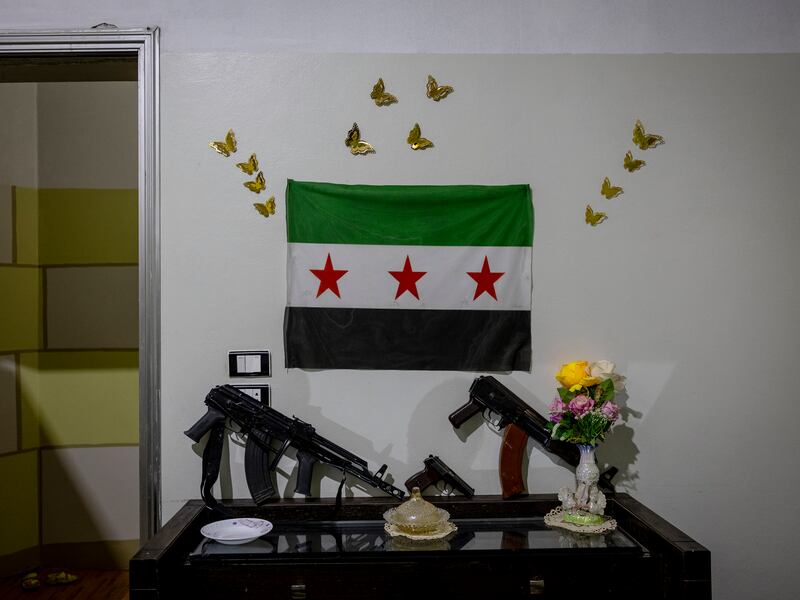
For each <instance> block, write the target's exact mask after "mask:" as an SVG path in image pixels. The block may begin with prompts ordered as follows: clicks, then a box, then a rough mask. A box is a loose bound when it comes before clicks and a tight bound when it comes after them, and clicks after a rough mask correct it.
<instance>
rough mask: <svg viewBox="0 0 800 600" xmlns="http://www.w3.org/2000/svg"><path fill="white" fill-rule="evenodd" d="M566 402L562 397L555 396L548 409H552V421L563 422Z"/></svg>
mask: <svg viewBox="0 0 800 600" xmlns="http://www.w3.org/2000/svg"><path fill="white" fill-rule="evenodd" d="M565 408H566V407H565V406H564V403H563V402H562V401H561V398H559V397H558V396H556V397H555V398H553V401H552V402H551V403H550V406H549V408H548V410H549V411H550V422H551V423H560V422H561V415H563V414H564V409H565Z"/></svg>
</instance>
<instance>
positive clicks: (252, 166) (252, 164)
mask: <svg viewBox="0 0 800 600" xmlns="http://www.w3.org/2000/svg"><path fill="white" fill-rule="evenodd" d="M236 166H237V167H239V169H240V170H242V171H244V172H245V173H247V174H248V175H252V174H253V173H255V172H256V171H258V158H256V155H255V153H253V154H251V155H250V158H249V159H248V160H247V162H240V163H236Z"/></svg>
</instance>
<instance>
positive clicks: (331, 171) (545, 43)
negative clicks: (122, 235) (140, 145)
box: [0, 0, 800, 599]
mask: <svg viewBox="0 0 800 600" xmlns="http://www.w3.org/2000/svg"><path fill="white" fill-rule="evenodd" d="M333 6H334V5H333V4H331V3H322V2H311V3H304V4H303V5H302V6H298V5H297V4H292V3H280V2H258V3H227V4H221V3H217V2H214V3H212V2H208V1H196V2H191V3H190V2H187V1H180V2H171V3H161V2H156V1H149V2H141V3H136V4H130V3H122V2H102V3H101V2H98V1H92V2H85V1H84V2H61V3H55V2H52V1H48V0H35V1H31V2H27V3H25V4H23V5H20V4H18V3H16V2H12V1H11V0H0V23H3V27H9V28H10V27H15V28H16V27H18V28H22V27H83V26H88V25H93V24H95V23H97V22H99V21H108V22H112V23H117V24H118V25H120V26H142V25H159V26H161V27H162V43H163V50H164V55H163V67H164V68H163V71H162V85H163V89H162V119H163V121H162V150H163V157H164V158H163V163H162V168H163V171H162V184H163V185H162V226H163V229H162V252H163V253H162V270H163V281H162V286H163V290H162V291H163V306H162V332H163V337H162V351H163V395H162V405H163V415H162V422H163V423H162V424H163V427H164V429H163V432H164V436H163V450H164V456H163V468H164V514H165V517H169V516H170V515H171V514H172V513H174V511H175V510H177V508H178V507H179V506H180V504H181V503H182V502H183V501H184V500H185V499H186V498H194V497H197V495H198V482H199V470H200V461H199V458H197V457H196V456H195V455H194V454H193V453H192V452H191V450H190V448H189V446H188V441H187V440H185V439H184V438H183V436H182V435H181V433H180V431H182V430H183V429H184V428H185V427H186V426H188V424H190V423H191V421H192V420H193V419H194V418H195V417H196V416H197V415H198V413H199V411H200V401H201V398H202V396H203V394H204V393H205V392H206V391H207V390H208V388H209V387H210V386H211V385H212V384H214V383H218V382H221V381H224V352H225V351H226V350H228V349H233V348H254V347H265V346H266V347H268V348H270V349H271V350H273V352H274V353H275V367H276V368H275V371H276V373H275V377H274V378H273V380H272V383H273V385H274V388H275V405H276V406H277V407H278V408H281V409H283V410H286V411H287V412H293V413H295V414H297V415H298V416H301V417H303V418H306V419H308V420H311V421H312V422H315V423H317V424H318V425H319V429H320V432H322V433H323V434H324V435H326V436H328V437H330V438H331V439H333V440H334V441H337V442H339V443H341V444H343V445H345V446H347V447H349V448H350V449H351V450H353V451H355V452H357V453H359V454H361V455H362V456H364V457H365V458H367V459H369V460H370V463H371V465H372V466H375V465H376V464H380V462H384V461H385V462H387V463H389V466H390V470H391V471H393V472H394V474H395V476H396V477H397V479H404V478H405V477H407V476H408V475H409V474H410V473H411V472H413V471H415V470H417V469H418V468H419V465H420V460H421V458H422V457H423V456H424V455H425V454H426V453H427V452H430V451H437V452H439V453H440V455H441V456H442V457H443V458H445V459H446V460H447V461H448V462H451V463H452V464H453V465H454V466H455V467H456V468H457V469H458V470H459V471H461V472H462V475H464V477H465V478H467V479H468V480H469V481H471V482H472V483H473V484H474V485H475V486H476V487H477V488H478V490H479V492H483V493H491V492H494V491H496V489H497V486H496V480H495V477H496V475H495V471H494V469H495V464H496V452H497V447H498V446H499V439H498V438H497V437H496V436H494V435H493V434H491V433H490V432H488V431H487V430H486V428H485V427H481V428H479V429H477V430H476V431H474V432H473V433H472V434H471V435H470V436H469V438H467V439H466V441H465V442H464V443H462V442H461V440H460V439H459V438H458V436H456V435H455V434H454V433H453V431H452V429H451V428H450V427H449V424H448V423H447V422H446V421H445V420H444V419H445V418H446V415H447V414H448V413H449V412H450V411H451V410H452V409H453V408H455V407H456V406H457V405H458V404H460V403H461V402H462V401H463V400H464V397H465V391H466V388H467V387H468V385H469V382H470V381H471V378H472V375H471V374H454V373H418V372H415V373H378V372H367V373H355V372H344V371H343V372H320V373H306V372H302V371H292V372H286V371H284V370H283V369H282V368H281V367H280V365H281V360H282V350H281V346H282V339H281V334H280V325H281V317H282V307H283V304H284V290H285V287H284V286H285V281H284V278H285V269H284V265H283V260H284V258H285V254H284V241H285V233H284V230H283V223H282V220H281V217H282V212H281V211H282V208H283V203H282V200H283V194H282V187H283V184H284V182H285V178H286V177H289V176H291V177H296V178H305V179H318V180H329V181H340V182H364V183H388V182H396V183H402V182H411V181H413V182H416V183H470V182H481V183H506V182H511V181H513V182H530V183H531V184H532V186H533V190H534V203H535V207H536V234H535V235H536V237H535V242H534V267H533V269H534V272H533V278H534V297H533V301H534V310H533V336H534V369H533V373H532V374H530V375H527V374H519V373H516V374H513V375H512V376H504V377H503V378H502V379H503V381H504V382H505V383H507V385H509V386H510V387H511V388H512V389H514V390H515V391H516V392H517V393H518V394H519V395H520V396H522V397H523V398H525V399H527V400H528V401H530V402H531V404H533V405H534V406H537V407H538V408H540V409H543V408H544V406H545V404H546V403H547V401H548V400H549V399H550V397H551V395H552V393H553V389H554V383H555V382H554V381H553V379H552V373H553V372H554V371H555V369H556V368H557V367H558V365H559V364H560V363H561V362H563V361H566V360H570V359H573V358H576V357H585V358H588V359H592V358H599V357H606V358H610V359H613V360H616V361H617V362H618V363H619V365H620V367H621V369H622V370H623V371H624V372H625V373H626V375H628V377H629V382H630V386H629V388H630V399H629V400H628V406H629V407H630V409H631V414H630V416H629V420H628V423H627V427H626V428H622V429H620V430H618V431H617V432H616V433H615V434H613V435H612V437H611V438H610V439H609V442H608V443H607V444H606V446H605V447H604V448H603V449H601V451H600V457H601V460H605V461H608V462H613V463H616V464H626V463H627V462H628V461H629V460H630V459H631V458H633V459H634V461H633V462H632V464H631V465H630V469H629V471H630V474H633V473H635V474H636V475H637V476H638V477H637V478H634V479H631V480H629V481H628V483H627V484H626V487H627V488H628V489H630V490H631V491H632V493H633V494H634V495H635V496H636V497H637V498H639V499H641V500H642V501H644V502H645V503H646V504H648V505H649V506H651V507H652V508H653V509H654V510H656V511H658V512H659V513H661V514H663V515H664V516H665V517H666V518H668V519H669V520H671V521H672V522H674V523H675V524H676V525H677V526H679V527H681V528H682V529H684V530H685V531H686V532H687V533H689V534H690V535H692V536H694V537H695V538H696V539H698V540H699V541H700V542H702V543H704V544H706V545H707V546H708V547H709V548H710V549H711V551H712V564H713V569H714V589H715V596H716V597H718V598H726V599H727V598H732V599H740V598H741V599H745V598H789V597H792V596H791V595H790V594H791V593H790V592H789V591H787V590H790V589H791V588H792V587H794V586H796V584H797V576H796V575H795V574H794V569H793V556H795V555H797V553H798V551H800V545H799V543H798V541H797V539H796V532H797V528H796V526H795V525H794V523H793V521H792V520H791V519H789V521H787V522H783V521H781V519H780V516H781V515H784V514H791V511H792V510H793V509H794V504H793V498H795V497H796V496H797V494H798V491H800V490H798V487H799V486H800V484H798V481H797V478H796V477H795V476H793V475H792V474H793V473H794V472H795V471H796V470H797V460H796V458H794V456H795V453H794V452H793V449H792V446H791V442H790V440H792V439H793V429H794V428H793V425H794V423H795V422H796V421H797V417H798V416H800V415H798V408H797V407H798V404H797V402H796V401H795V400H794V398H793V395H792V391H791V390H793V389H794V372H795V370H796V367H795V363H796V359H797V357H798V354H800V352H798V350H800V348H799V347H798V345H799V344H798V341H797V340H798V339H800V338H799V337H798V333H800V332H798V320H797V311H796V309H794V304H795V303H794V301H793V299H794V297H795V296H796V295H797V293H798V291H800V281H798V271H797V268H796V266H795V264H794V262H795V257H796V256H797V255H798V251H799V250H800V247H798V246H800V242H798V238H797V236H796V231H797V225H798V221H799V220H800V214H799V213H798V210H799V209H798V202H797V193H796V191H795V190H796V186H795V181H794V179H795V177H794V170H795V168H796V165H797V163H798V150H797V148H796V146H794V145H793V144H794V142H793V140H794V139H795V138H796V135H797V129H798V119H797V109H796V108H795V106H796V105H797V96H798V89H800V88H799V87H798V79H797V78H798V75H797V74H798V72H799V71H800V70H799V69H798V59H797V57H795V56H788V57H786V56H783V57H781V56H771V57H759V56H731V57H727V58H721V57H713V56H711V57H707V56H692V57H672V56H647V57H633V56H616V57H586V56H584V57H552V58H544V57H535V56H517V57H513V56H498V57H485V56H463V54H468V53H512V54H513V53H535V54H539V53H573V52H574V53H590V54H595V53H625V54H638V53H663V52H673V53H691V52H707V53H730V52H756V53H758V52H800V35H798V34H799V33H800V9H799V8H798V5H797V3H795V2H792V1H788V0H787V1H771V2H759V3H754V2H747V1H740V2H726V3H720V2H716V1H712V0H707V1H702V2H690V1H675V0H672V1H669V2H663V1H662V2H657V1H650V2H629V1H628V2H625V1H611V2H604V3H592V4H589V5H587V3H582V2H576V1H568V2H525V1H523V0H517V1H514V2H505V3H502V4H498V3H484V2H469V3H465V2H440V3H435V4H433V3H427V2H421V1H415V2H407V3H404V4H397V3H389V2H372V3H360V2H349V3H337V4H336V5H335V6H336V8H333ZM275 51H277V52H282V53H287V52H290V53H291V52H295V51H301V52H316V53H329V52H340V51H349V52H359V53H361V52H363V53H370V52H396V53H411V54H412V56H406V57H397V56H389V57H387V56H375V55H369V56H360V57H359V56H325V55H320V54H316V55H306V56H300V55H296V54H288V55H287V54H284V55H283V56H270V55H266V54H264V53H266V52H275ZM190 52H208V53H209V54H205V55H192V54H189V53H190ZM230 52H249V53H250V54H246V55H235V54H230ZM423 52H427V53H430V52H451V53H456V54H460V55H462V56H422V55H417V56H414V55H413V53H423ZM428 72H435V73H436V74H437V75H438V74H440V73H441V75H439V77H440V79H442V80H445V79H447V80H449V82H451V83H453V84H454V85H455V86H456V90H457V92H456V93H455V94H454V95H453V96H452V97H451V98H449V99H448V100H447V101H446V102H443V103H442V104H441V105H433V103H429V104H424V103H423V104H422V106H420V105H419V104H415V103H414V102H416V100H412V99H413V93H410V92H407V91H405V90H408V89H410V86H412V85H416V83H415V82H417V81H418V78H419V77H423V78H424V75H425V74H427V73H428ZM445 73H446V75H444V74H445ZM377 76H383V77H384V78H385V79H386V80H387V84H388V82H389V81H391V82H392V86H391V88H390V89H392V91H397V93H400V90H401V89H402V90H404V93H403V97H401V103H400V104H399V105H397V106H395V107H392V108H391V109H388V110H387V111H386V112H384V111H378V109H376V108H375V107H374V106H369V103H368V98H365V96H364V92H363V89H364V88H363V85H364V80H366V81H368V86H369V85H371V83H372V82H373V81H374V79H375V78H376V77H377ZM367 91H368V88H367ZM406 97H408V98H409V99H408V100H406ZM417 98H419V96H418V97H417ZM437 108H440V109H441V110H435V109H437ZM376 111H377V112H376ZM636 117H641V118H642V119H643V120H644V121H645V123H646V124H647V125H648V126H649V127H651V128H652V129H654V130H656V131H660V132H661V133H663V134H664V135H665V136H666V138H667V144H666V145H665V146H663V147H661V148H659V149H657V150H655V151H653V152H652V154H650V153H648V155H647V156H645V158H646V159H648V165H647V167H645V169H644V170H643V171H642V172H640V173H637V174H635V175H627V174H621V173H622V171H621V168H620V167H619V160H620V158H621V156H622V154H624V152H625V150H626V149H627V147H628V139H629V131H630V126H631V122H632V120H633V119H635V118H636ZM409 119H413V120H416V119H419V120H421V122H422V123H423V126H424V128H425V132H426V134H429V135H430V137H431V138H433V139H434V141H435V142H436V143H437V147H436V149H435V152H433V153H430V154H421V155H418V154H412V153H411V152H408V151H405V150H406V149H405V148H402V147H400V146H392V144H393V143H395V142H393V141H392V140H398V139H402V136H403V135H404V134H405V132H406V131H407V128H408V127H409V123H408V121H409ZM353 120H358V121H359V123H360V124H361V125H362V131H363V132H364V134H365V138H366V139H368V140H370V141H372V142H374V143H376V144H377V143H378V141H380V143H381V146H380V147H379V153H378V154H376V155H375V156H372V157H367V158H366V159H364V160H360V159H353V158H352V157H350V155H349V154H347V153H346V151H345V149H344V147H343V145H342V144H341V141H342V140H341V138H342V136H343V134H344V132H345V131H346V129H347V127H348V126H349V124H350V123H351V122H352V121H353ZM228 127H233V128H234V129H235V130H236V131H237V133H238V134H239V139H240V147H241V148H242V150H241V152H242V153H244V152H249V151H251V150H252V151H256V152H258V154H259V157H260V158H261V159H262V161H263V163H264V165H265V168H266V174H267V178H268V185H269V186H270V193H272V192H273V191H275V192H277V198H278V210H279V213H278V218H276V219H274V220H273V219H270V220H269V221H265V220H263V219H260V218H259V217H258V215H256V213H255V211H253V210H252V209H251V208H250V207H249V204H248V202H249V201H250V200H251V198H249V197H248V196H247V194H246V193H245V192H243V191H242V190H241V189H240V188H239V187H238V186H239V181H240V178H238V176H237V174H236V172H235V170H233V168H232V167H231V166H230V165H229V164H226V163H225V161H224V159H222V158H221V157H219V156H217V155H215V154H214V153H213V152H211V151H210V150H209V149H208V148H207V147H206V144H207V142H208V141H209V140H210V139H212V138H218V137H219V136H221V135H223V134H224V131H225V130H227V128H228ZM434 133H435V135H434ZM398 136H400V137H399V138H398ZM476 140H478V141H476ZM504 144H507V145H508V150H506V149H504ZM614 173H616V174H617V176H618V177H619V178H620V180H621V182H622V184H623V185H624V186H625V190H626V191H625V195H624V196H622V197H621V198H619V199H617V200H614V201H611V202H608V203H605V204H606V206H607V207H608V209H609V210H608V212H609V215H610V219H609V221H608V222H607V223H605V224H603V225H602V226H600V227H598V228H596V229H590V228H588V227H586V226H585V225H584V224H583V223H582V221H581V210H582V207H583V206H584V204H585V203H586V202H587V201H591V200H595V199H599V196H598V195H597V194H596V187H597V186H598V185H599V181H600V179H602V177H603V176H604V175H606V174H609V175H612V174H614ZM598 178H599V179H598ZM242 194H245V195H244V196H242ZM584 290H585V291H584ZM246 293H250V294H251V295H246ZM234 454H235V453H234ZM233 459H234V468H233V472H234V473H233V477H234V480H233V482H232V483H231V485H230V486H228V487H229V488H231V487H232V489H233V493H234V494H235V495H236V496H244V495H245V494H246V491H245V489H244V486H243V484H242V478H241V470H240V465H239V463H238V462H237V461H240V460H241V456H234V457H233ZM282 466H285V467H287V468H291V467H292V464H291V462H286V463H284V465H282ZM530 466H531V469H530V474H529V483H530V485H531V488H532V489H533V491H551V490H553V489H555V487H557V486H558V485H560V484H562V483H565V482H566V481H567V480H568V479H569V473H568V472H567V471H566V470H564V469H562V468H561V467H558V466H557V465H554V464H553V463H552V462H551V461H550V460H549V459H548V458H547V457H545V456H543V455H541V454H539V453H538V452H536V451H533V452H532V454H531V459H530ZM283 485H284V482H283V481H281V488H283ZM322 492H323V493H325V494H330V493H331V492H332V483H331V482H330V480H326V481H325V482H323V486H322ZM761 507H763V508H762V510H759V511H758V512H756V510H755V509H757V508H761ZM764 511H766V514H767V517H764V516H762V514H763V513H764Z"/></svg>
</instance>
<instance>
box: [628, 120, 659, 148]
mask: <svg viewBox="0 0 800 600" xmlns="http://www.w3.org/2000/svg"><path fill="white" fill-rule="evenodd" d="M633 143H634V144H636V145H637V146H639V149H640V150H648V149H650V148H655V147H656V146H660V145H661V144H663V143H664V138H663V137H661V136H660V135H656V134H655V133H646V132H645V130H644V125H642V122H641V121H640V120H639V119H636V124H635V125H634V126H633Z"/></svg>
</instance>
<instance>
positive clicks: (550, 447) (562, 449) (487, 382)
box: [448, 375, 617, 498]
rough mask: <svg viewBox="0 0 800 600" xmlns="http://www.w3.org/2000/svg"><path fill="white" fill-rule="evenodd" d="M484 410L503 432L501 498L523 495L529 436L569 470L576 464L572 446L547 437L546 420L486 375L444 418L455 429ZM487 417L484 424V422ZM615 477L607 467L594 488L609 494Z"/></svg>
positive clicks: (575, 453)
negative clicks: (567, 465) (463, 402)
mask: <svg viewBox="0 0 800 600" xmlns="http://www.w3.org/2000/svg"><path fill="white" fill-rule="evenodd" d="M486 411H489V412H490V413H494V414H496V415H497V416H498V417H499V420H498V421H493V422H494V423H495V424H496V426H497V427H498V428H499V429H503V428H505V431H503V443H502V445H501V446H500V487H501V488H502V491H503V498H513V497H515V496H519V495H522V494H524V493H525V486H524V484H523V483H522V455H523V453H524V452H525V446H526V445H527V443H528V437H532V438H533V439H534V440H535V441H536V442H537V443H538V444H539V445H540V446H542V447H543V448H544V449H545V450H547V451H548V452H551V453H553V454H555V455H556V456H558V457H560V458H561V459H562V460H564V461H565V462H566V463H567V464H569V465H572V466H573V467H575V466H577V465H578V462H579V461H580V452H579V451H578V449H577V448H576V447H575V445H574V444H569V443H567V442H563V441H561V440H553V439H551V438H550V432H549V431H548V429H547V420H546V419H545V418H544V417H543V416H542V415H540V414H539V413H538V412H536V410H534V409H533V408H532V407H531V406H529V405H528V404H527V403H526V402H525V401H524V400H522V399H521V398H520V397H519V396H517V395H516V394H514V392H512V391H511V390H509V389H508V388H507V387H506V386H504V385H503V384H502V383H500V382H499V381H497V379H495V378H494V377H492V376H490V375H487V376H482V377H477V378H476V379H475V381H473V382H472V386H470V388H469V401H468V402H467V403H466V404H465V405H464V406H462V407H461V408H459V409H458V410H456V411H455V412H454V413H453V414H451V415H450V416H449V417H448V418H449V419H450V423H452V425H453V427H455V428H456V429H458V428H459V427H461V425H462V424H463V423H464V422H465V421H466V420H467V419H469V418H470V417H471V416H472V415H474V414H477V413H479V412H483V413H484V416H485V417H486ZM488 420H489V419H488V417H487V421H488ZM616 474H617V468H616V467H609V468H608V469H607V470H606V471H604V472H603V473H601V474H600V481H599V482H598V485H599V486H600V487H602V488H604V489H605V490H607V491H610V492H613V491H614V486H613V484H612V483H611V480H612V479H613V477H614V475H616Z"/></svg>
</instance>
